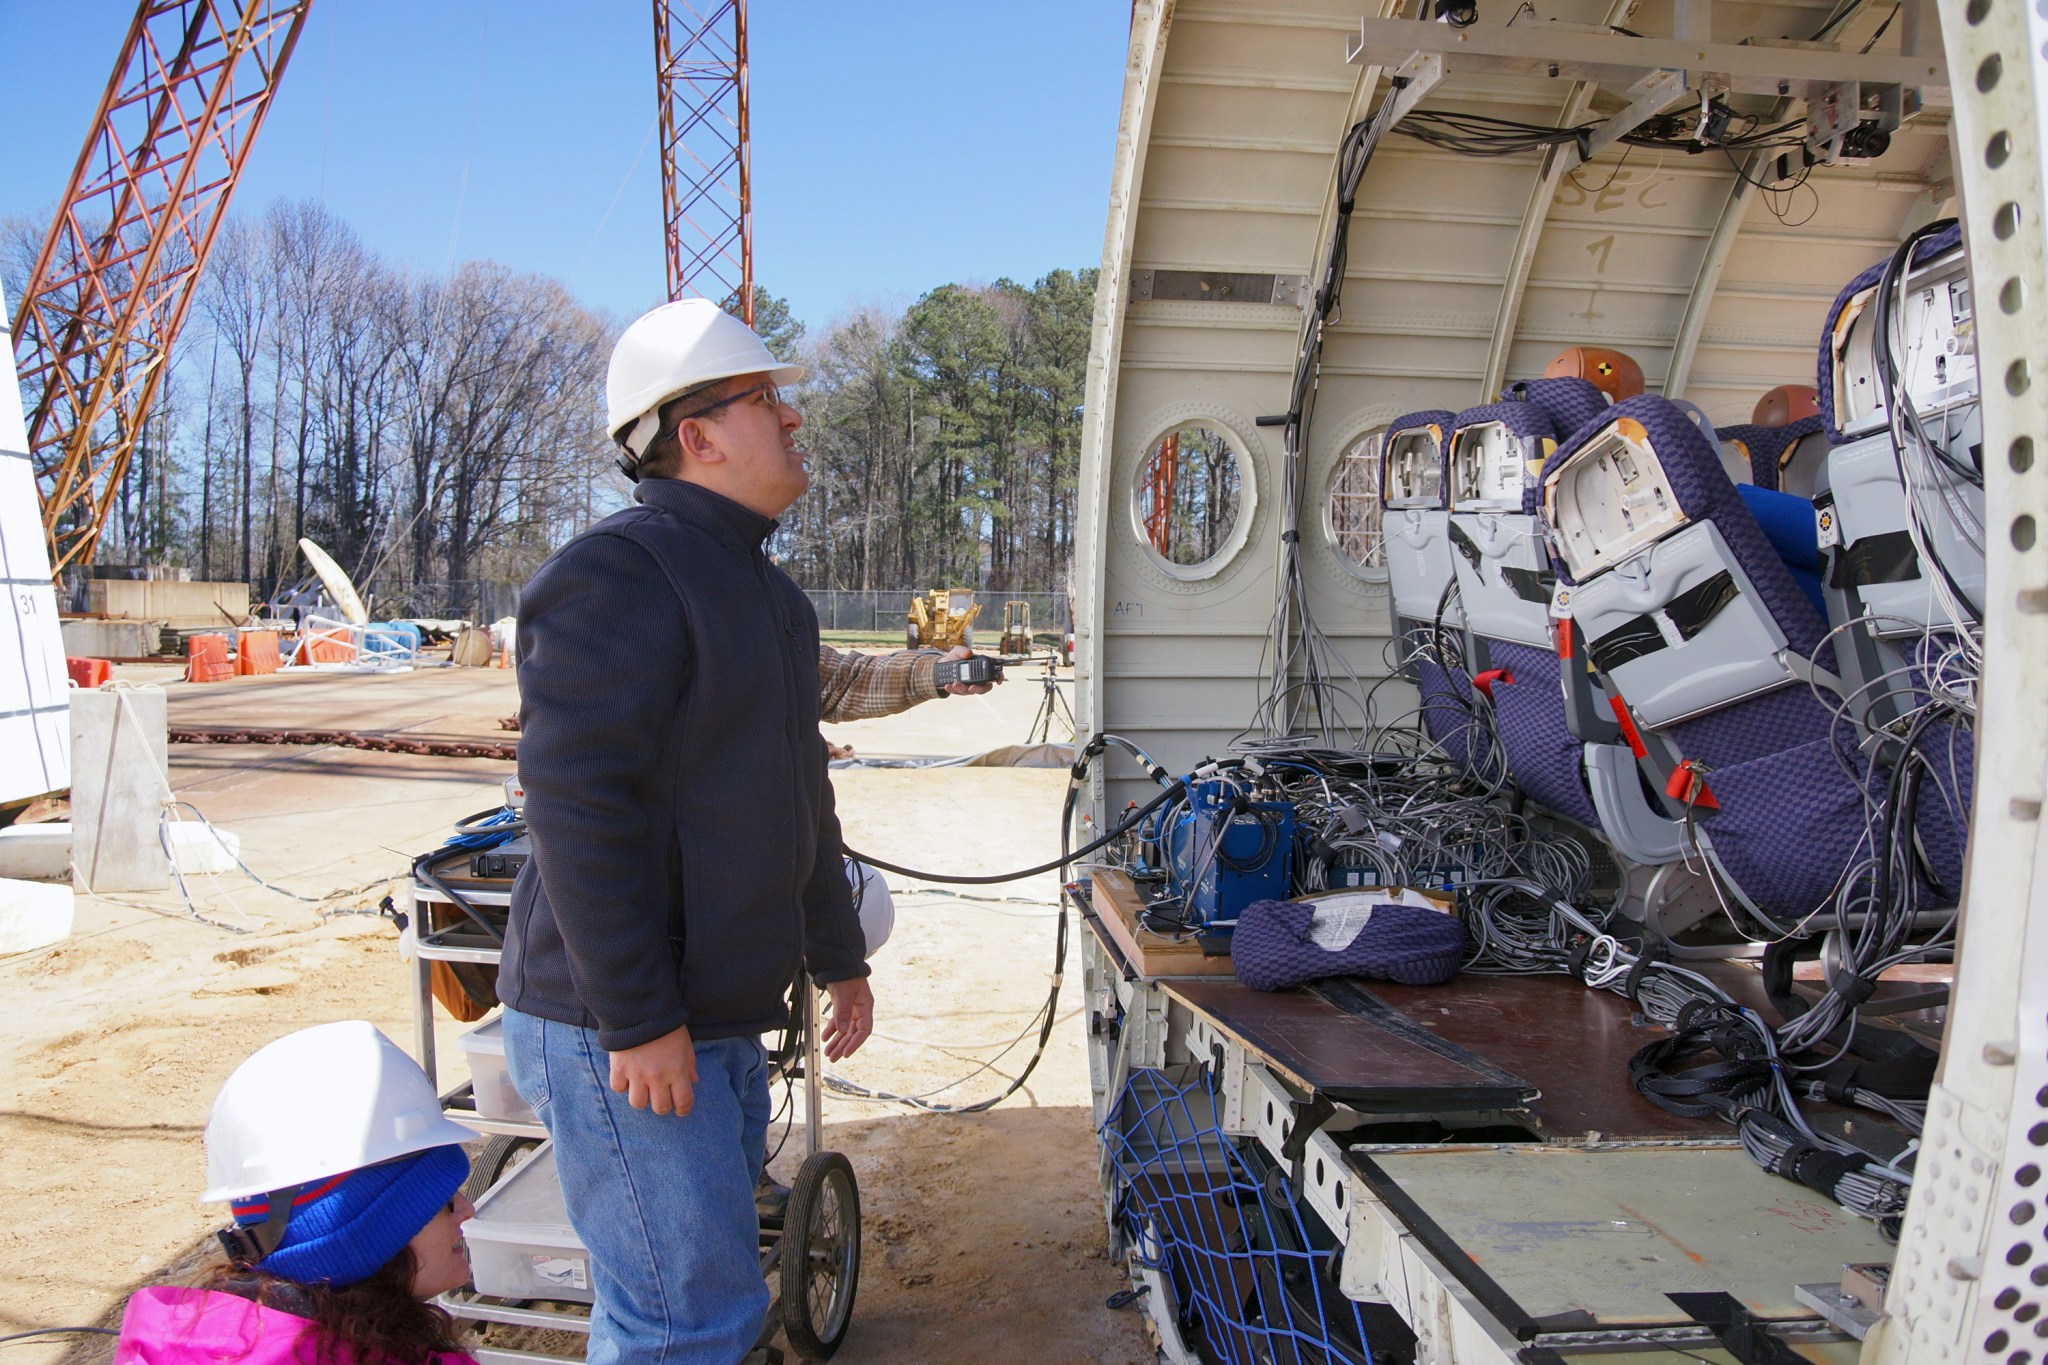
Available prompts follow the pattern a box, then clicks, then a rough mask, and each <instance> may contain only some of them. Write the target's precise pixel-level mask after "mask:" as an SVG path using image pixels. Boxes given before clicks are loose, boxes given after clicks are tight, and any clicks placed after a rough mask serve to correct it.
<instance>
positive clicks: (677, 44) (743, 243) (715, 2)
mask: <svg viewBox="0 0 2048 1365" xmlns="http://www.w3.org/2000/svg"><path fill="white" fill-rule="evenodd" d="M654 78H655V98H656V99H657V100H658V101H659V102H660V106H661V218H662V228H663V233H662V235H663V238H664V240H665V243H666V246H667V254H668V296H669V297H670V298H671V299H680V298H684V297H686V296H688V295H692V294H694V295H698V296H701V297H703V298H707V299H710V300H711V301H712V302H714V303H717V304H719V305H720V306H722V307H724V308H725V309H726V310H727V311H729V312H734V313H737V314H738V315H739V316H740V317H742V318H744V319H746V321H747V324H748V325H749V326H752V325H753V322H754V212H753V201H752V194H751V190H752V186H751V183H750V182H751V179H752V173H753V166H752V160H751V155H750V150H749V144H748V140H747V5H746V0H699V2H698V3H694V4H693V3H690V0H654Z"/></svg>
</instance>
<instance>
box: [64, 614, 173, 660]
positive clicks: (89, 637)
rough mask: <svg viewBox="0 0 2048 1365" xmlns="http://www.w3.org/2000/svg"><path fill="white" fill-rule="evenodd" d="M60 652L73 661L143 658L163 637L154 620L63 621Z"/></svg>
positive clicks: (150, 652)
mask: <svg viewBox="0 0 2048 1365" xmlns="http://www.w3.org/2000/svg"><path fill="white" fill-rule="evenodd" d="M63 630H64V652H65V653H66V654H68V655H70V656H71V657H72V658H74V659H143V658H147V657H148V656H150V655H152V654H154V653H156V651H157V642H158V641H159V640H160V639H161V638H162V637H163V625H162V623H160V622H157V621H66V622H64V623H63Z"/></svg>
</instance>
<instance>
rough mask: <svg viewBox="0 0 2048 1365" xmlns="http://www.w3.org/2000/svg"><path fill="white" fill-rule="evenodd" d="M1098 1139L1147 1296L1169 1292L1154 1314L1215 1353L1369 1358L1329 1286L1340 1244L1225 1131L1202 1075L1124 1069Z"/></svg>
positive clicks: (1242, 1358)
mask: <svg viewBox="0 0 2048 1365" xmlns="http://www.w3.org/2000/svg"><path fill="white" fill-rule="evenodd" d="M1102 1141H1103V1144H1104V1146H1105V1148H1106V1149H1107V1151H1108V1154H1109V1157H1110V1159H1111V1161H1112V1162H1113V1163H1114V1172H1115V1174H1114V1180H1115V1186H1114V1189H1115V1198H1116V1205H1115V1207H1116V1219H1117V1227H1118V1230H1119V1231H1120V1233H1121V1234H1122V1236H1123V1239H1124V1243H1125V1245H1126V1247H1127V1248H1128V1249H1129V1253H1130V1256H1131V1259H1132V1261H1133V1262H1135V1263H1136V1264H1137V1265H1138V1266H1140V1267H1142V1268H1144V1269H1146V1270H1150V1271H1152V1272H1154V1273H1155V1275H1156V1276H1157V1280H1156V1281H1155V1282H1154V1284H1153V1292H1154V1295H1155V1297H1156V1295H1157V1294H1158V1293H1159V1292H1160V1289H1161V1288H1162V1287H1163V1289H1164V1291H1165V1292H1166V1293H1168V1294H1169V1295H1170V1296H1171V1302H1157V1301H1155V1302H1152V1303H1151V1304H1150V1305H1149V1311H1150V1312H1151V1314H1152V1317H1153V1321H1154V1322H1156V1323H1159V1324H1161V1326H1162V1327H1163V1326H1165V1325H1166V1324H1167V1323H1169V1322H1170V1323H1171V1324H1172V1325H1174V1326H1175V1327H1176V1328H1177V1329H1178V1330H1179V1332H1180V1335H1181V1339H1182V1341H1183V1342H1184V1343H1186V1344H1187V1345H1188V1347H1190V1348H1191V1350H1192V1351H1193V1352H1194V1353H1195V1354H1197V1355H1198V1356H1199V1357H1200V1358H1201V1359H1203V1360H1205V1361H1215V1362H1222V1363H1223V1365H1324V1362H1328V1363H1329V1365H1371V1363H1372V1351H1371V1348H1370V1347H1369V1346H1368V1345H1367V1344H1366V1332H1365V1321H1364V1318H1363V1316H1362V1314H1361V1311H1360V1306H1359V1305H1358V1304H1355V1303H1353V1302H1352V1301H1351V1300H1349V1299H1347V1298H1345V1297H1344V1295H1343V1294H1342V1293H1341V1292H1340V1291H1339V1290H1338V1287H1337V1262H1338V1257H1339V1255H1340V1254H1341V1251H1342V1248H1341V1247H1340V1246H1339V1245H1338V1243H1337V1240H1336V1238H1335V1237H1334V1236H1333V1235H1332V1234H1331V1233H1330V1232H1329V1230H1328V1229H1326V1228H1325V1227H1324V1226H1323V1224H1322V1221H1321V1220H1320V1219H1319V1218H1317V1217H1316V1215H1315V1214H1314V1213H1313V1212H1305V1211H1304V1210H1303V1209H1302V1207H1301V1203H1300V1197H1299V1196H1298V1195H1297V1194H1296V1193H1295V1191H1294V1189H1293V1187H1292V1185H1291V1184H1290V1182H1289V1181H1288V1180H1287V1178H1286V1172H1284V1171H1283V1170H1281V1168H1280V1167H1279V1166H1277V1165H1276V1164H1275V1163H1274V1162H1273V1161H1272V1160H1271V1159H1270V1158H1268V1157H1267V1156H1266V1154H1265V1152H1264V1151H1263V1149H1261V1148H1260V1147H1259V1145H1258V1144H1257V1143H1256V1142H1255V1141H1250V1140H1245V1141H1242V1142H1241V1141H1239V1140H1238V1139H1235V1138H1232V1137H1231V1136H1230V1135H1229V1134H1227V1133H1225V1132H1224V1131H1223V1130H1222V1128H1221V1127H1220V1125H1219V1124H1218V1122H1217V1115H1216V1099H1215V1096H1214V1094H1213V1093H1212V1092H1211V1091H1210V1090H1209V1088H1208V1085H1207V1083H1206V1081H1205V1079H1204V1078H1203V1077H1202V1076H1201V1075H1199V1074H1198V1075H1197V1076H1196V1078H1195V1079H1194V1080H1193V1081H1192V1083H1190V1084H1188V1085H1187V1086H1186V1087H1185V1088H1182V1087H1181V1086H1179V1085H1177V1084H1176V1082H1175V1081H1174V1080H1173V1079H1172V1078H1171V1077H1170V1076H1169V1075H1168V1074H1167V1073H1165V1072H1161V1071H1149V1070H1140V1071H1135V1072H1133V1073H1132V1075H1131V1078H1130V1080H1129V1082H1128V1083H1127V1084H1126V1085H1125V1086H1124V1089H1123V1092H1122V1094H1121V1095H1119V1096H1118V1098H1117V1103H1116V1105H1115V1107H1114V1108H1113V1109H1112V1110H1111V1112H1110V1117H1109V1120H1108V1121H1107V1122H1106V1123H1105V1124H1104V1125H1103V1130H1102Z"/></svg>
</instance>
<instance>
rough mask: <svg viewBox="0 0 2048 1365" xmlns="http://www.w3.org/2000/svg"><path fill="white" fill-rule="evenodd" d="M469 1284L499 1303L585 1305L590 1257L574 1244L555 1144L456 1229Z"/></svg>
mask: <svg viewBox="0 0 2048 1365" xmlns="http://www.w3.org/2000/svg"><path fill="white" fill-rule="evenodd" d="M462 1235H463V1238H464V1240H466V1241H467V1242H468V1243H469V1269H470V1277H471V1281H472V1282H473V1283H474V1284H475V1285H476V1291H477V1293H479V1294H489V1295H491V1296H493V1297H494V1298H500V1299H554V1300H558V1301H567V1302H570V1303H589V1302H590V1301H591V1288H590V1253H589V1252H588V1251H586V1250H584V1247H583V1243H581V1242H579V1241H577V1240H576V1233H575V1232H574V1230H572V1229H571V1228H570V1226H569V1215H568V1213H567V1211H566V1210H564V1209H563V1207H562V1185H561V1182H560V1181H559V1180H558V1179H556V1177H555V1145H554V1144H553V1143H551V1142H549V1143H543V1144H541V1146H540V1149H539V1150H538V1151H536V1152H535V1153H534V1154H533V1156H532V1157H531V1158H529V1159H528V1161H527V1162H526V1164H525V1165H523V1166H521V1167H520V1168H519V1169H518V1170H516V1171H514V1172H512V1174H511V1175H509V1176H507V1177H505V1178H504V1179H503V1180H501V1181H499V1182H498V1183H497V1184H495V1185H493V1186H491V1188H490V1190H489V1192H487V1193H486V1194H485V1195H484V1197H483V1198H482V1199H481V1200H479V1201H478V1202H477V1206H476V1217H474V1218H472V1219H470V1220H469V1221H468V1222H467V1223H464V1224H463V1225H462Z"/></svg>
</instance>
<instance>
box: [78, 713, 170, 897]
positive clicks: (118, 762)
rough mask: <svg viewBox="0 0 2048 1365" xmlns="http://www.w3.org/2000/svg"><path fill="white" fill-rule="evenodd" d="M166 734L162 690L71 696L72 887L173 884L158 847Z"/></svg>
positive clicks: (144, 888)
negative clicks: (158, 821) (158, 823)
mask: <svg viewBox="0 0 2048 1365" xmlns="http://www.w3.org/2000/svg"><path fill="white" fill-rule="evenodd" d="M166 730H167V723H166V712H165V708H164V693H163V689H162V688H160V687H123V688H115V689H112V690H110V691H105V692H98V691H95V692H80V691H76V690H74V691H73V692H72V693H71V882H72V885H74V886H76V887H77V888H78V889H79V890H81V891H90V892H106V891H160V890H162V889H163V888H164V887H166V886H168V885H170V880H171V864H170V860H169V859H168V858H166V857H165V856H164V851H163V847H162V846H161V845H160V844H158V843H157V820H158V816H159V815H160V814H161V812H162V810H163V800H164V796H165V793H166V789H165V782H164V771H165V764H166V754H165V747H166V746H165V735H166Z"/></svg>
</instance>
